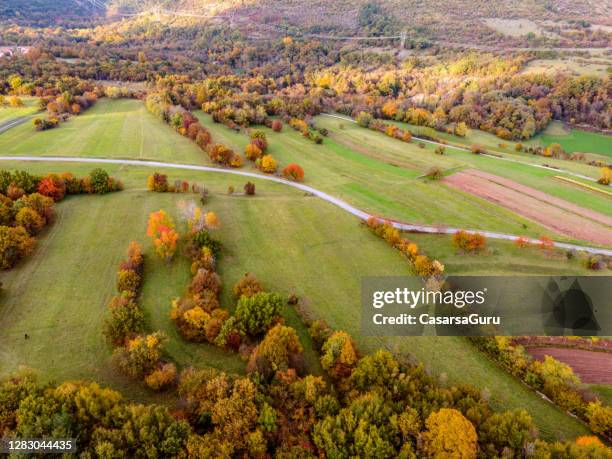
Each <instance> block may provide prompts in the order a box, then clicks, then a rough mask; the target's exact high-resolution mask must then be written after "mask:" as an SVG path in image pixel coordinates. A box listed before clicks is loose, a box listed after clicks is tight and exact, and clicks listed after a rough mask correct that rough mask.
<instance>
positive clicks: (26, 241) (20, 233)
mask: <svg viewBox="0 0 612 459" xmlns="http://www.w3.org/2000/svg"><path fill="white" fill-rule="evenodd" d="M35 245H36V239H34V238H33V237H31V236H30V235H29V234H28V232H27V231H26V230H25V228H23V227H22V226H18V227H16V228H11V227H8V226H0V269H10V268H12V267H13V266H15V265H16V264H17V263H18V262H19V261H20V260H21V259H22V258H25V257H26V256H27V255H29V254H30V253H31V252H32V250H34V246H35Z"/></svg>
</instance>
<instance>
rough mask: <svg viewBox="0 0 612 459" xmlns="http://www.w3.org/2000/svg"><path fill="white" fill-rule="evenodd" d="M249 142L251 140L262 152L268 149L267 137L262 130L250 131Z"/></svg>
mask: <svg viewBox="0 0 612 459" xmlns="http://www.w3.org/2000/svg"><path fill="white" fill-rule="evenodd" d="M251 142H253V143H254V144H255V145H256V146H257V147H258V148H259V149H260V150H261V151H262V152H265V151H266V150H267V149H268V139H267V138H266V133H265V132H264V131H259V130H257V131H253V132H251Z"/></svg>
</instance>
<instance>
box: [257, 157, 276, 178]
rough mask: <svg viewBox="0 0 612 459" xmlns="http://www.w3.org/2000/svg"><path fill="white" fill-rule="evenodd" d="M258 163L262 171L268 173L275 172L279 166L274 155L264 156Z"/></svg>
mask: <svg viewBox="0 0 612 459" xmlns="http://www.w3.org/2000/svg"><path fill="white" fill-rule="evenodd" d="M258 165H259V168H260V169H261V171H262V172H265V173H266V174H273V173H274V172H276V168H277V167H278V163H277V162H276V160H275V159H274V158H273V157H272V155H264V156H262V157H261V159H260V160H259V161H258Z"/></svg>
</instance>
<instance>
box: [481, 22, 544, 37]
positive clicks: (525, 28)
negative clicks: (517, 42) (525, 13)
mask: <svg viewBox="0 0 612 459" xmlns="http://www.w3.org/2000/svg"><path fill="white" fill-rule="evenodd" d="M484 23H485V24H486V25H487V26H489V27H490V28H492V29H493V30H495V31H497V32H499V33H501V34H503V35H508V36H510V37H521V36H523V35H527V34H528V33H532V34H535V35H544V31H543V30H542V29H541V28H540V27H539V26H538V25H537V24H536V23H535V22H533V21H532V20H530V19H525V18H521V19H500V18H487V19H485V20H484Z"/></svg>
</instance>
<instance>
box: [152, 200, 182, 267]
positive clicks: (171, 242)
mask: <svg viewBox="0 0 612 459" xmlns="http://www.w3.org/2000/svg"><path fill="white" fill-rule="evenodd" d="M147 236H149V237H150V238H151V239H152V240H153V244H154V246H155V251H156V252H157V254H158V255H159V256H160V258H162V259H164V260H166V261H170V260H172V257H173V256H174V253H175V252H176V247H177V243H178V239H179V235H178V233H177V232H176V231H175V230H174V223H173V222H172V220H171V219H170V217H169V216H168V214H167V213H166V212H165V211H163V210H159V211H157V212H153V213H151V215H150V216H149V223H148V226H147Z"/></svg>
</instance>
